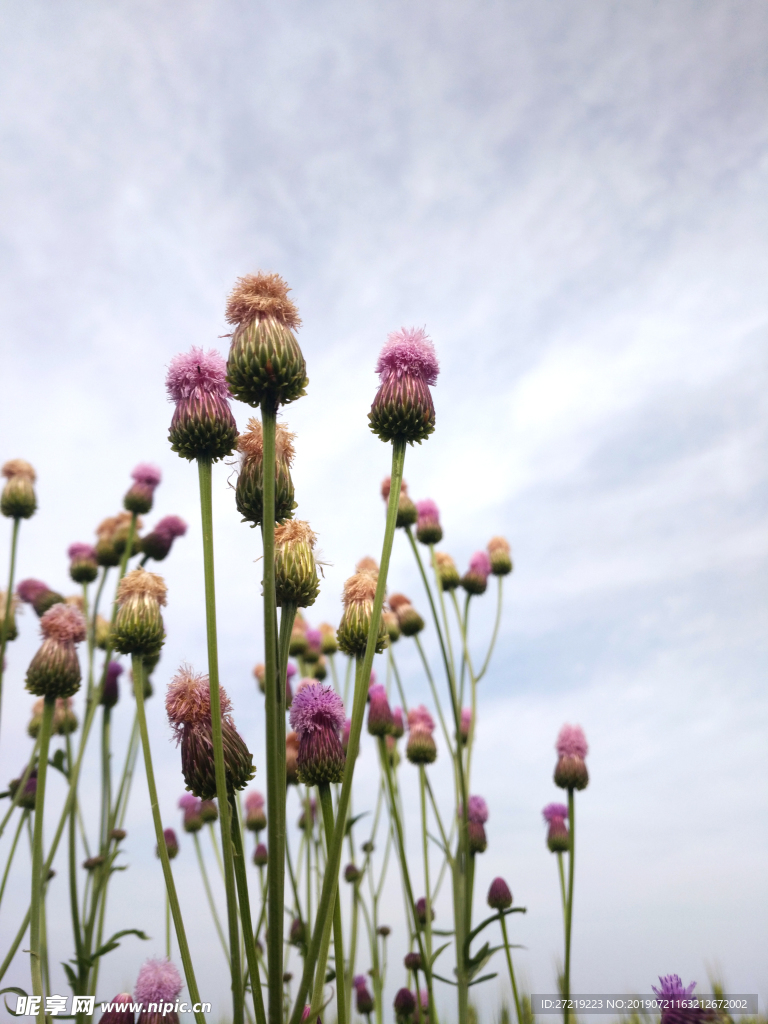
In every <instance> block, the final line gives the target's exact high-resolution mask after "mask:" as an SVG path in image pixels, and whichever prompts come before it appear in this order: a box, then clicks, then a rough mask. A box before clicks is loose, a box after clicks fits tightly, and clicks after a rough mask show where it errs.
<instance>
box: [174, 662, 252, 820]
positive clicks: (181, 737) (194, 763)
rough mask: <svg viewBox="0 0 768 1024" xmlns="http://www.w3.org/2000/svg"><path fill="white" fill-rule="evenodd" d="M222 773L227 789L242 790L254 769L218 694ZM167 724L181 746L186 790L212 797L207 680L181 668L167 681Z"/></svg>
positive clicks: (224, 700) (227, 707) (225, 700)
mask: <svg viewBox="0 0 768 1024" xmlns="http://www.w3.org/2000/svg"><path fill="white" fill-rule="evenodd" d="M219 699H220V706H221V731H222V740H223V746H224V770H225V773H226V781H227V789H228V791H229V792H233V791H234V790H237V789H244V788H245V786H246V785H247V784H248V783H249V782H250V780H251V779H252V778H253V776H254V774H255V772H256V769H255V768H254V766H253V756H252V754H251V752H250V751H249V750H248V748H247V747H246V745H245V743H244V742H243V740H242V738H241V736H240V734H239V733H238V731H237V729H236V728H235V726H234V723H233V722H232V705H231V703H230V700H229V697H228V696H227V694H226V692H225V691H224V690H223V689H222V690H220V691H219ZM165 709H166V712H167V714H168V721H169V723H170V725H171V727H172V729H173V731H174V733H175V736H176V742H177V743H180V744H181V770H182V774H183V775H184V781H185V782H186V784H187V789H188V790H189V791H190V792H191V793H194V795H195V796H199V797H200V798H201V799H202V800H210V799H211V798H212V797H214V796H215V795H216V774H215V769H214V763H213V735H212V731H213V730H212V724H211V692H210V686H209V683H208V677H207V676H205V675H195V674H194V673H193V672H192V670H191V669H190V668H189V667H188V666H186V665H183V666H182V667H181V669H180V670H179V671H178V672H177V673H176V675H175V676H174V677H173V679H172V680H171V682H170V684H169V686H168V690H167V692H166V696H165Z"/></svg>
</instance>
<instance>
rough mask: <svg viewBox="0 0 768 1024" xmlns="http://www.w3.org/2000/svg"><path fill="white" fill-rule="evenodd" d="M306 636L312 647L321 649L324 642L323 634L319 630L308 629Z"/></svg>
mask: <svg viewBox="0 0 768 1024" xmlns="http://www.w3.org/2000/svg"><path fill="white" fill-rule="evenodd" d="M304 636H305V637H306V638H307V643H308V644H309V646H310V647H317V648H319V647H320V644H321V643H322V642H323V634H322V633H321V632H320V630H319V629H308V630H307V631H306V633H305V634H304Z"/></svg>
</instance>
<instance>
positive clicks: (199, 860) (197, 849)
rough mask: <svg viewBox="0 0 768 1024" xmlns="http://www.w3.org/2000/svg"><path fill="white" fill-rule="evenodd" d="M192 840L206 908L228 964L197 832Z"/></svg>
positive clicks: (224, 940)
mask: <svg viewBox="0 0 768 1024" xmlns="http://www.w3.org/2000/svg"><path fill="white" fill-rule="evenodd" d="M192 838H193V840H194V843H195V853H196V854H197V863H198V865H199V867H200V874H201V875H202V878H203V888H204V889H205V895H206V897H207V899H208V906H209V907H210V908H211V917H212V918H213V923H214V926H215V928H216V934H217V935H218V936H219V941H220V942H221V948H222V949H223V950H224V956H225V957H226V959H227V964H229V950H228V949H227V940H226V939H225V938H224V932H223V931H222V929H221V921H219V915H218V912H217V910H216V902H215V900H214V898H213V891H212V890H211V883H210V880H209V878H208V871H207V869H206V867H205V859H204V857H203V851H202V848H201V846H200V837H199V836H198V834H197V832H193V833H192Z"/></svg>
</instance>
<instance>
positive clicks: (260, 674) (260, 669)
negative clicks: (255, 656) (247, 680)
mask: <svg viewBox="0 0 768 1024" xmlns="http://www.w3.org/2000/svg"><path fill="white" fill-rule="evenodd" d="M266 673H267V670H266V668H265V666H264V662H263V661H260V662H259V663H258V665H255V666H254V669H253V678H254V679H255V680H256V685H257V686H258V688H259V689H260V690H261V692H262V693H266V690H267V683H266V679H267V675H266Z"/></svg>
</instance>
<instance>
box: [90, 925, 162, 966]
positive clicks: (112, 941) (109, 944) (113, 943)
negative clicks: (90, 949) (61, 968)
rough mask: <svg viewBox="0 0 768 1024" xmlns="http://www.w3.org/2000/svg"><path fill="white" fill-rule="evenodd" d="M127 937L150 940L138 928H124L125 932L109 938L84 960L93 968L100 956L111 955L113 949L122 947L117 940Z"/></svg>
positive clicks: (116, 933)
mask: <svg viewBox="0 0 768 1024" xmlns="http://www.w3.org/2000/svg"><path fill="white" fill-rule="evenodd" d="M125 935H135V936H136V937H137V938H139V939H144V940H145V941H148V940H149V936H148V935H145V934H144V932H142V931H140V930H139V929H138V928H124V929H123V931H121V932H115V934H114V935H112V936H110V938H108V939H107V941H106V942H105V943H104V944H103V945H102V946H99V948H98V949H97V950H96V951H95V952H94V953H92V954H91V956H90V957H84V958H83V959H85V960H86V961H87V966H88V967H93V965H94V963H95V962H96V961H97V960H98V959H99V957H100V956H104V955H105V953H111V952H112V950H113V949H117V947H118V946H119V945H120V943H119V942H118V941H117V940H118V939H122V938H123V936H125Z"/></svg>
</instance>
